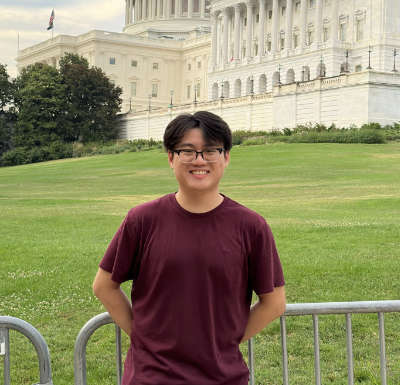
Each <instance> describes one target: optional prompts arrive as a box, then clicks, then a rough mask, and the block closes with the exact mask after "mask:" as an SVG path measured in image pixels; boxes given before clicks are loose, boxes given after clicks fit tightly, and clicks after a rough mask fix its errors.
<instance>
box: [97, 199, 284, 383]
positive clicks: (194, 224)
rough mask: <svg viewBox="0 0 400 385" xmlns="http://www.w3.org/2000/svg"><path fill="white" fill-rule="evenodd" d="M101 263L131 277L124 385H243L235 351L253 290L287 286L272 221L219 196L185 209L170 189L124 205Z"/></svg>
mask: <svg viewBox="0 0 400 385" xmlns="http://www.w3.org/2000/svg"><path fill="white" fill-rule="evenodd" d="M100 267H101V268H102V269H104V270H106V271H108V272H110V273H112V279H113V280H114V281H116V282H119V283H122V282H124V281H127V280H132V281H133V284H132V293H131V295H132V309H133V322H132V334H131V346H130V348H129V351H128V355H127V358H126V360H125V369H124V375H123V385H247V384H248V378H249V371H248V369H247V366H246V363H245V362H244V360H243V357H242V354H241V352H240V350H239V343H240V340H241V338H242V336H243V334H244V331H245V328H246V325H247V320H248V317H249V312H250V305H251V297H252V291H253V290H254V291H255V292H256V293H257V294H263V293H268V292H271V291H273V290H274V287H278V286H282V285H284V279H283V274H282V268H281V264H280V261H279V257H278V254H277V251H276V248H275V242H274V239H273V236H272V233H271V230H270V228H269V226H268V225H267V224H266V222H265V220H264V219H263V218H262V217H261V216H260V215H258V214H257V213H255V212H253V211H251V210H249V209H247V208H246V207H244V206H242V205H240V204H239V203H237V202H235V201H233V200H231V199H229V198H228V197H224V201H223V202H222V203H221V204H220V205H219V206H218V207H216V208H215V209H213V210H211V211H209V212H206V213H201V214H195V213H191V212H188V211H186V210H185V209H183V208H182V207H181V206H179V204H178V203H177V201H176V199H175V194H169V195H166V196H164V197H162V198H159V199H156V200H154V201H151V202H148V203H145V204H141V205H139V206H137V207H135V208H133V209H131V210H130V211H129V212H128V215H127V216H126V218H125V220H124V221H123V223H122V225H121V226H120V228H119V229H118V231H117V233H116V234H115V236H114V238H113V240H112V241H111V243H110V245H109V247H108V249H107V251H106V254H105V255H104V257H103V259H102V261H101V263H100Z"/></svg>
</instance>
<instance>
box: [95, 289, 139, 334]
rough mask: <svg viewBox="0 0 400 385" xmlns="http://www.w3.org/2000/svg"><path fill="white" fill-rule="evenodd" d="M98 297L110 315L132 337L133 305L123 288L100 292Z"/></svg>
mask: <svg viewBox="0 0 400 385" xmlns="http://www.w3.org/2000/svg"><path fill="white" fill-rule="evenodd" d="M96 295H97V298H98V299H99V300H100V301H101V303H102V304H103V305H104V307H105V308H106V310H107V311H108V312H109V313H110V316H111V318H112V319H113V320H114V322H115V323H116V324H117V325H118V326H119V327H120V328H121V329H122V330H123V331H124V332H125V333H126V334H128V336H130V335H131V328H132V305H131V303H130V301H129V299H128V297H127V296H126V295H125V293H124V292H123V291H122V290H121V288H118V289H113V290H107V291H106V290H104V291H100V293H96Z"/></svg>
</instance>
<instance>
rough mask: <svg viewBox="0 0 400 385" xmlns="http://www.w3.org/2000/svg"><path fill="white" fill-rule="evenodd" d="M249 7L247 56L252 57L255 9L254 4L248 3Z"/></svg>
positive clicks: (248, 58)
mask: <svg viewBox="0 0 400 385" xmlns="http://www.w3.org/2000/svg"><path fill="white" fill-rule="evenodd" d="M246 7H247V28H246V29H247V37H246V58H247V60H250V59H251V45H252V43H253V9H254V4H253V3H251V2H248V3H246Z"/></svg>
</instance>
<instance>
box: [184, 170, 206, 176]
mask: <svg viewBox="0 0 400 385" xmlns="http://www.w3.org/2000/svg"><path fill="white" fill-rule="evenodd" d="M189 172H190V173H191V174H194V175H205V174H208V173H209V171H207V170H191V171H189Z"/></svg>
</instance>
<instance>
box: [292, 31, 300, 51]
mask: <svg viewBox="0 0 400 385" xmlns="http://www.w3.org/2000/svg"><path fill="white" fill-rule="evenodd" d="M298 46H299V35H298V34H297V33H295V34H294V35H293V48H297V47H298Z"/></svg>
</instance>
